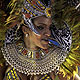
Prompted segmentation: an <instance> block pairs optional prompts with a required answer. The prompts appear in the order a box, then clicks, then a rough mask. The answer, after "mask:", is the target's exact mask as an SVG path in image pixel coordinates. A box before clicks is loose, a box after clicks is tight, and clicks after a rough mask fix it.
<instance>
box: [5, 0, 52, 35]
mask: <svg viewBox="0 0 80 80" xmlns="http://www.w3.org/2000/svg"><path fill="white" fill-rule="evenodd" d="M10 6H11V7H12V11H11V13H10V16H9V18H8V19H7V24H8V23H11V22H13V21H14V22H15V20H18V21H20V20H21V24H26V26H28V27H29V28H30V29H31V30H32V31H33V32H35V33H36V34H39V33H38V32H37V31H36V29H35V28H34V25H33V23H32V19H33V18H36V17H38V16H42V15H44V16H46V17H51V0H46V1H45V0H20V1H19V0H12V1H11V3H10Z"/></svg>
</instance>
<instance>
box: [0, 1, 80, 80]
mask: <svg viewBox="0 0 80 80" xmlns="http://www.w3.org/2000/svg"><path fill="white" fill-rule="evenodd" d="M53 4H54V3H53ZM9 5H10V6H11V7H12V11H11V12H10V16H9V17H8V19H7V24H11V23H13V22H14V23H15V22H16V21H18V22H19V23H17V24H16V25H14V26H11V27H10V28H9V29H8V30H7V32H6V39H5V45H4V47H3V48H1V50H2V52H3V55H4V58H5V60H6V61H7V63H8V64H9V65H10V66H11V67H12V68H11V69H10V70H8V71H7V72H6V74H5V76H6V77H7V79H9V80H10V79H14V80H20V77H19V76H18V73H17V71H18V72H21V73H23V74H26V75H27V76H28V75H32V76H33V75H42V77H41V78H40V80H46V79H47V80H51V78H50V76H49V73H50V72H52V71H55V70H56V71H55V74H58V73H59V72H63V74H64V76H65V75H66V74H68V78H70V77H71V76H72V75H73V74H74V75H75V73H76V67H75V66H74V65H76V63H77V65H78V64H79V60H80V57H79V56H80V54H79V52H77V53H76V54H75V52H74V50H77V49H78V48H79V45H78V44H77V46H76V47H75V48H74V49H73V48H71V44H72V33H71V31H70V28H69V26H68V24H67V23H66V22H65V21H62V24H63V25H64V26H63V27H64V28H57V27H56V26H55V24H54V21H53V23H52V25H51V28H50V30H51V36H50V38H49V39H48V40H49V44H48V49H47V50H43V49H41V48H40V49H38V50H36V51H30V50H28V49H27V48H25V46H24V41H23V40H22V35H23V34H22V32H21V26H23V25H24V26H26V27H29V29H30V30H32V31H33V32H34V33H35V34H36V35H38V36H39V35H40V34H39V32H38V31H37V30H36V29H35V27H34V24H33V22H32V20H33V19H34V18H36V17H39V16H42V15H44V16H46V17H52V16H53V13H52V11H53V10H52V8H53V6H52V3H51V1H50V0H47V1H46V2H45V1H44V0H43V1H42V0H12V1H11V2H10V4H9ZM53 12H54V11H53ZM25 16H26V17H25ZM16 42H17V44H15V43H16ZM73 47H74V46H73ZM76 55H77V56H76ZM73 69H74V70H73Z"/></svg>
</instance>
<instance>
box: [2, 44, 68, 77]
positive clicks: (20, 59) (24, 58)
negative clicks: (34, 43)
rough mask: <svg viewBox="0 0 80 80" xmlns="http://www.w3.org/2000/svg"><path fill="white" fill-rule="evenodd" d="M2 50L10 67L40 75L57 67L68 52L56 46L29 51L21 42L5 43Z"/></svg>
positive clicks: (28, 73) (29, 73) (25, 72)
mask: <svg viewBox="0 0 80 80" xmlns="http://www.w3.org/2000/svg"><path fill="white" fill-rule="evenodd" d="M2 52H3V55H4V58H5V59H6V61H7V62H8V63H9V64H10V65H11V66H12V67H14V68H15V69H16V70H17V71H19V72H21V73H24V74H27V75H39V74H41V75H42V74H46V73H49V72H52V71H54V70H55V69H57V68H58V69H59V66H60V64H62V62H63V61H64V60H65V58H66V56H67V54H68V53H66V52H64V51H63V50H62V49H61V48H59V47H57V46H51V47H49V48H48V50H45V51H44V50H42V49H39V50H37V51H29V50H27V48H25V47H24V46H23V45H22V43H20V45H16V44H7V45H6V46H5V47H4V48H2Z"/></svg>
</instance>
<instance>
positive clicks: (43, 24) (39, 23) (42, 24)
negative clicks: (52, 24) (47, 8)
mask: <svg viewBox="0 0 80 80" xmlns="http://www.w3.org/2000/svg"><path fill="white" fill-rule="evenodd" d="M38 24H42V25H45V26H47V25H46V24H44V23H38Z"/></svg>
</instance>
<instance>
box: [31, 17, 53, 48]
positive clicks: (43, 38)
mask: <svg viewBox="0 0 80 80" xmlns="http://www.w3.org/2000/svg"><path fill="white" fill-rule="evenodd" d="M33 24H34V26H35V29H36V30H37V31H38V32H39V34H40V36H39V35H37V34H36V33H34V32H31V34H30V36H31V37H30V41H32V42H33V43H34V44H35V46H37V47H40V48H43V49H47V48H48V43H49V41H48V38H49V36H50V35H51V32H50V26H51V24H52V19H51V18H47V17H45V16H40V17H37V18H35V19H34V20H33Z"/></svg>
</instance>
